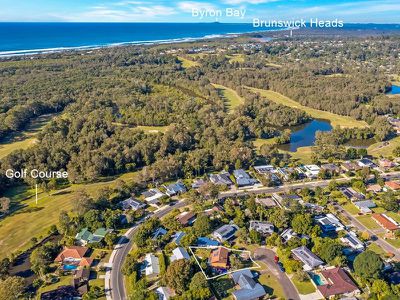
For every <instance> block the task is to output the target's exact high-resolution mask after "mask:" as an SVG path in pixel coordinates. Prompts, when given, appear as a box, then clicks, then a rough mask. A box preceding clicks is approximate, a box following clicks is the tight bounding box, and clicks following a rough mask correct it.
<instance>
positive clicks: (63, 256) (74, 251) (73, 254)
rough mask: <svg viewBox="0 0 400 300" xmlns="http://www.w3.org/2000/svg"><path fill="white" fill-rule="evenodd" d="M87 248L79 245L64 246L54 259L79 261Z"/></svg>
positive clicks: (58, 260)
mask: <svg viewBox="0 0 400 300" xmlns="http://www.w3.org/2000/svg"><path fill="white" fill-rule="evenodd" d="M88 250H89V249H88V248H86V247H81V246H64V249H63V250H62V251H61V252H60V253H59V254H58V255H57V257H56V259H55V260H54V261H55V262H59V263H64V262H80V261H81V260H82V259H83V258H84V256H85V254H86V252H88Z"/></svg>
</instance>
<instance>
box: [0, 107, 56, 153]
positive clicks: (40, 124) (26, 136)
mask: <svg viewBox="0 0 400 300" xmlns="http://www.w3.org/2000/svg"><path fill="white" fill-rule="evenodd" d="M54 116H55V114H49V115H43V116H40V117H39V118H37V119H36V120H33V121H32V122H31V124H29V125H28V127H27V128H26V129H25V130H24V131H23V132H20V133H18V134H14V135H13V136H11V137H10V138H8V139H5V140H3V141H1V142H0V159H1V158H3V157H5V156H7V155H8V154H10V153H11V152H13V151H15V150H19V149H28V148H29V147H31V146H33V145H34V144H35V143H36V135H37V134H38V133H39V132H40V131H41V130H42V129H43V128H44V127H45V126H46V125H47V124H48V123H49V122H50V121H51V120H52V118H53V117H54Z"/></svg>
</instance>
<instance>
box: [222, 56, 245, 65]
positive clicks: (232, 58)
mask: <svg viewBox="0 0 400 300" xmlns="http://www.w3.org/2000/svg"><path fill="white" fill-rule="evenodd" d="M226 57H227V58H229V62H230V63H235V62H238V63H244V59H245V55H244V54H232V55H226Z"/></svg>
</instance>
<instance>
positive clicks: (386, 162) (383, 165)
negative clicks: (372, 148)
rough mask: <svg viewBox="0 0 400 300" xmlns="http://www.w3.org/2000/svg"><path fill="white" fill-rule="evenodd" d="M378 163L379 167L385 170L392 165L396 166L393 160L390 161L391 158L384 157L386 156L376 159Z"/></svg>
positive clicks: (392, 166)
mask: <svg viewBox="0 0 400 300" xmlns="http://www.w3.org/2000/svg"><path fill="white" fill-rule="evenodd" d="M378 164H379V167H380V168H381V169H383V170H387V169H390V168H394V167H395V166H396V163H395V162H393V161H391V160H389V159H386V158H381V159H380V160H379V161H378Z"/></svg>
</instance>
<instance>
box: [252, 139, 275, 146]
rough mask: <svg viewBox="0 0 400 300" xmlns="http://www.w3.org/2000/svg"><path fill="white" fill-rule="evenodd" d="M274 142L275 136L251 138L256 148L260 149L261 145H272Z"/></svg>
mask: <svg viewBox="0 0 400 300" xmlns="http://www.w3.org/2000/svg"><path fill="white" fill-rule="evenodd" d="M275 143H276V142H275V138H270V139H255V140H253V146H254V147H255V148H257V149H260V148H261V146H262V145H274V144H275Z"/></svg>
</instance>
